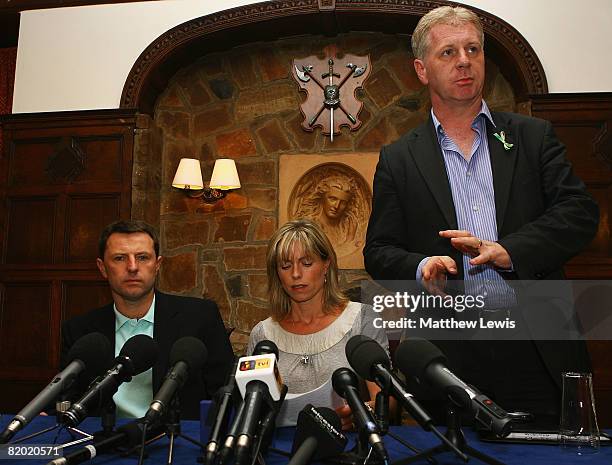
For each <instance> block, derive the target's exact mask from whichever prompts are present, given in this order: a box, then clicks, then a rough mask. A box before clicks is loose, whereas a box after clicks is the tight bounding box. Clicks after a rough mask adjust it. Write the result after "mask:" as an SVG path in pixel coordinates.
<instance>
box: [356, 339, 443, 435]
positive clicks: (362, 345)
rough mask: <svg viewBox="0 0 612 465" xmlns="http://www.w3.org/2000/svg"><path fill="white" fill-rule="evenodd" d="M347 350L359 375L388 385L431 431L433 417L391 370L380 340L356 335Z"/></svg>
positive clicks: (384, 385) (379, 383)
mask: <svg viewBox="0 0 612 465" xmlns="http://www.w3.org/2000/svg"><path fill="white" fill-rule="evenodd" d="M345 352H346V358H347V360H348V361H349V363H350V364H351V367H352V368H353V370H355V372H356V373H357V374H358V375H359V376H361V377H362V378H364V379H367V380H368V381H373V382H375V383H376V384H378V385H379V386H380V387H381V388H382V389H383V390H384V389H385V388H386V387H387V386H388V387H389V388H390V390H391V393H392V394H393V397H395V398H396V399H397V400H398V401H399V402H401V403H402V404H403V405H404V407H405V408H406V410H408V412H409V413H410V414H411V415H412V417H413V418H414V419H415V420H416V421H417V422H418V423H419V425H421V427H422V428H423V429H424V430H425V431H430V429H431V426H432V425H433V419H432V418H431V417H430V416H429V414H428V413H427V412H426V411H425V410H423V408H422V407H421V406H420V405H419V404H418V403H417V401H416V400H415V399H414V396H413V395H412V394H410V393H409V392H407V391H406V389H404V386H403V384H402V382H401V381H400V380H398V379H397V377H396V376H395V375H394V374H393V373H392V372H391V361H390V360H389V356H388V355H387V352H386V351H385V349H383V348H382V347H381V345H380V344H379V343H378V342H376V341H375V340H374V339H371V338H369V337H367V336H363V335H356V336H353V337H352V338H350V339H349V340H348V342H347V343H346V347H345ZM377 404H378V403H377Z"/></svg>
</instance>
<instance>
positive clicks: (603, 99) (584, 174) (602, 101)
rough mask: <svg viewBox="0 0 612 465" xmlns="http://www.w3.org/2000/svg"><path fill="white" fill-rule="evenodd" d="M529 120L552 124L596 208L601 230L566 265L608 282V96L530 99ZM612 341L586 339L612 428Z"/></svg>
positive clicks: (611, 253) (611, 114) (611, 252)
mask: <svg viewBox="0 0 612 465" xmlns="http://www.w3.org/2000/svg"><path fill="white" fill-rule="evenodd" d="M531 111H532V114H533V116H537V117H539V118H544V119H547V120H549V121H551V122H552V123H553V126H554V128H555V132H556V133H557V135H558V136H559V138H560V139H561V140H562V141H563V143H565V145H566V146H567V155H568V158H569V159H570V160H571V162H572V164H573V166H574V169H575V171H576V173H577V174H578V175H579V176H580V177H581V178H582V180H583V181H584V182H585V183H586V185H587V188H588V189H589V192H591V194H593V196H594V197H595V199H596V200H597V202H598V204H599V210H600V215H599V218H600V220H599V231H598V233H597V236H596V237H595V239H594V240H593V242H592V243H591V245H590V246H589V247H588V248H587V249H586V250H585V251H584V252H583V253H582V254H580V255H579V256H578V257H576V258H574V259H573V260H571V261H570V263H568V264H567V266H566V267H565V271H566V274H567V277H568V278H570V279H593V280H609V279H612V247H611V246H612V242H611V240H612V237H611V236H610V230H611V221H612V217H611V216H610V215H611V213H612V211H611V210H612V93H592V94H548V95H538V96H532V104H531ZM609 338H610V339H611V340H607V341H588V346H589V353H590V354H591V359H592V362H593V384H594V389H595V398H596V402H597V412H598V416H599V420H600V424H602V425H605V426H608V427H609V426H612V365H611V364H610V361H609V360H610V354H611V353H612V334H610V335H609Z"/></svg>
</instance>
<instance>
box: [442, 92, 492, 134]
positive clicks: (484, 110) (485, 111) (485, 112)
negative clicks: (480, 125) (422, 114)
mask: <svg viewBox="0 0 612 465" xmlns="http://www.w3.org/2000/svg"><path fill="white" fill-rule="evenodd" d="M481 116H484V117H485V118H487V119H488V120H489V121H490V122H491V124H492V125H493V127H495V121H493V116H491V112H490V111H489V107H488V106H487V104H486V102H485V101H484V100H482V105H481V106H480V111H479V112H478V114H477V115H476V117H475V118H474V121H473V122H472V126H474V125H475V124H476V123H477V121H478V118H480V117H481ZM431 119H432V120H433V124H434V127H435V128H436V134H442V133H443V132H444V128H443V127H442V123H441V122H440V120H439V119H438V118H436V114H435V113H434V110H433V107H432V109H431Z"/></svg>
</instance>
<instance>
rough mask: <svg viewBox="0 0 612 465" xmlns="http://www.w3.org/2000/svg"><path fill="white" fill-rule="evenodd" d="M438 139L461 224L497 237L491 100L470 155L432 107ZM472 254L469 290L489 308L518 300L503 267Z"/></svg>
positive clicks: (478, 120)
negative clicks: (490, 136)
mask: <svg viewBox="0 0 612 465" xmlns="http://www.w3.org/2000/svg"><path fill="white" fill-rule="evenodd" d="M431 117H432V119H433V123H434V127H435V129H436V135H437V137H438V143H439V144H440V148H441V149H442V155H443V157H444V166H445V167H446V174H447V176H448V181H449V184H450V187H451V193H452V196H453V204H454V205H455V214H456V215H457V226H458V228H459V229H464V230H467V231H470V232H471V233H472V234H473V235H474V236H476V237H478V238H479V239H482V240H486V241H493V242H495V241H497V239H498V235H497V221H496V216H495V214H496V213H495V191H494V188H493V172H492V171H491V156H490V154H489V145H488V140H487V124H486V119H488V120H489V121H490V122H491V124H492V125H493V126H495V123H494V121H493V118H492V116H491V112H490V111H489V108H488V107H487V104H486V103H485V102H484V100H483V101H482V106H481V109H480V112H479V113H478V115H476V117H475V118H474V121H473V122H472V130H473V131H474V132H475V134H476V137H475V138H474V142H473V144H472V150H471V152H470V154H469V156H468V157H467V159H466V157H464V156H463V154H462V153H461V150H460V149H459V147H458V146H457V144H456V143H455V142H454V141H453V140H452V139H451V138H450V136H448V135H447V134H446V132H445V131H444V128H443V127H442V124H441V123H440V121H439V120H438V118H436V115H435V114H434V112H433V109H432V110H431ZM428 258H429V257H427V258H425V259H423V260H422V261H421V263H419V266H418V268H417V280H418V281H420V280H421V277H422V268H423V266H424V265H425V262H426V261H427V259H428ZM470 258H471V257H469V256H468V255H465V254H464V255H463V275H464V280H465V291H466V294H472V295H482V296H484V300H485V305H486V308H487V309H492V310H493V309H499V308H508V307H511V306H513V305H515V303H516V297H515V295H514V292H513V291H512V289H511V288H510V287H509V286H508V285H507V284H506V282H505V281H504V279H503V277H502V276H501V275H500V271H499V270H497V269H495V268H494V267H493V266H491V265H476V266H473V265H470Z"/></svg>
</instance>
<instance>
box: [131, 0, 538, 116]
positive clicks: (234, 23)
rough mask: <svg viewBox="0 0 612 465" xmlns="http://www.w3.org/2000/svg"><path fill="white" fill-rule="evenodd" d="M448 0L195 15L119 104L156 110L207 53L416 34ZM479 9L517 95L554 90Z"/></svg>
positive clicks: (366, 0) (492, 52)
mask: <svg viewBox="0 0 612 465" xmlns="http://www.w3.org/2000/svg"><path fill="white" fill-rule="evenodd" d="M442 5H454V3H451V2H446V1H431V2H428V1H415V0H362V1H354V0H339V1H336V0H331V1H323V0H318V1H317V0H273V1H269V2H262V3H256V4H252V5H247V6H243V7H238V8H233V9H230V10H225V11H221V12H218V13H214V14H211V15H207V16H203V17H200V18H196V19H193V20H191V21H188V22H185V23H183V24H181V25H179V26H176V27H174V28H172V29H170V30H169V31H167V32H165V33H164V34H162V35H161V36H160V37H158V38H157V39H156V40H155V41H154V42H152V43H151V44H150V45H149V46H148V47H147V48H146V49H145V50H144V51H143V52H142V54H141V55H140V56H139V57H138V59H137V60H136V62H135V63H134V66H133V67H132V69H131V71H130V73H129V75H128V78H127V80H126V83H125V85H124V88H123V92H122V95H121V105H120V106H121V107H122V108H137V109H138V111H139V112H141V113H147V114H149V115H150V114H152V112H153V107H154V104H155V101H156V99H157V97H158V96H159V95H160V94H161V93H162V92H163V91H164V89H165V88H166V86H167V83H168V81H169V79H170V78H171V77H172V76H173V75H174V74H175V73H176V71H178V70H179V69H180V68H182V67H183V66H186V65H187V64H189V63H191V62H193V61H194V59H195V58H197V57H199V56H202V55H203V54H205V53H210V52H215V51H219V50H223V49H227V48H231V47H234V46H237V45H242V44H247V43H253V42H258V41H264V40H274V39H279V38H283V37H289V36H296V35H303V34H309V35H310V34H324V35H335V34H339V33H342V32H347V31H372V32H385V33H409V32H411V31H412V30H413V29H414V27H415V25H416V23H417V21H418V19H419V18H420V17H421V16H422V15H423V14H425V13H426V12H427V11H429V10H431V9H433V8H436V7H438V6H442ZM472 9H473V10H474V11H476V12H477V13H478V15H479V16H480V19H481V20H482V22H483V26H484V31H485V36H486V38H485V43H486V47H487V55H488V56H489V58H492V59H493V60H494V61H495V62H496V63H500V64H501V63H503V65H504V69H502V70H501V71H502V73H503V74H504V76H505V77H506V79H507V80H508V81H509V82H510V83H511V85H512V87H513V88H514V90H515V93H516V97H517V101H519V102H522V101H526V100H528V99H529V95H530V94H545V93H548V85H547V82H546V76H545V74H544V69H543V67H542V64H541V63H540V60H539V58H538V57H537V55H536V54H535V52H534V50H533V49H532V48H531V46H530V45H529V43H528V42H527V41H526V40H525V38H524V37H523V36H522V35H521V34H520V33H519V32H518V31H517V30H516V29H515V28H514V27H512V26H511V25H510V24H508V23H506V22H505V21H503V20H501V19H500V18H498V17H496V16H494V15H492V14H490V13H487V12H485V11H482V10H479V9H476V8H472Z"/></svg>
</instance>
